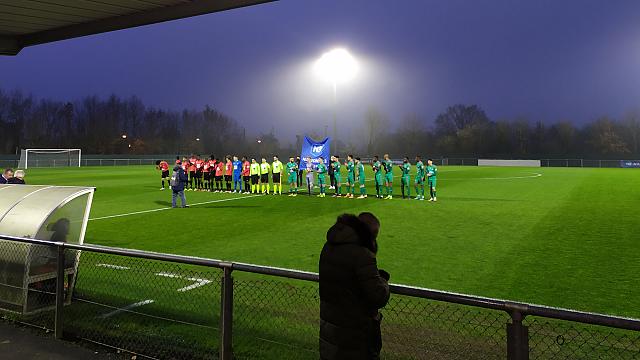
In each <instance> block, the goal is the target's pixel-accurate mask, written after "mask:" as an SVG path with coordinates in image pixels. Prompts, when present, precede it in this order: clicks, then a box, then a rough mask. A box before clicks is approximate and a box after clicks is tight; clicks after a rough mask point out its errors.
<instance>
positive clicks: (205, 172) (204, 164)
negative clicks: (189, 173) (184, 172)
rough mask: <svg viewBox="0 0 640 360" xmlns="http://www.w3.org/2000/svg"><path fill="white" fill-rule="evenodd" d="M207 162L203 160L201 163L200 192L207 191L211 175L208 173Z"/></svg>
mask: <svg viewBox="0 0 640 360" xmlns="http://www.w3.org/2000/svg"><path fill="white" fill-rule="evenodd" d="M209 167H210V165H209V160H206V159H205V160H204V161H203V162H202V177H203V181H202V190H203V191H209V179H210V175H211V173H210V172H209V170H210V169H209Z"/></svg>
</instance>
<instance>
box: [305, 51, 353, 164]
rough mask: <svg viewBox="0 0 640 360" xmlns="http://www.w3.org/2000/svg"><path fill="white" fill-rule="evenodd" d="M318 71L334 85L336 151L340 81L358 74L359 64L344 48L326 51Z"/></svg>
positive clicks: (316, 66) (317, 67) (317, 64)
mask: <svg viewBox="0 0 640 360" xmlns="http://www.w3.org/2000/svg"><path fill="white" fill-rule="evenodd" d="M315 70H316V73H317V74H318V75H319V76H320V77H321V78H322V79H324V80H325V81H328V82H329V83H331V85H332V86H333V139H334V141H335V147H334V149H335V151H336V152H337V150H338V121H337V108H338V83H345V82H347V81H349V80H351V79H353V78H354V77H355V76H356V73H357V72H358V64H357V63H356V60H355V59H354V58H353V56H351V54H350V53H349V52H348V51H347V50H346V49H343V48H336V49H333V50H331V51H328V52H326V53H324V54H323V55H322V56H321V57H320V59H318V60H317V61H316V64H315Z"/></svg>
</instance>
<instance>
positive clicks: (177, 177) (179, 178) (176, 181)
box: [170, 160, 189, 209]
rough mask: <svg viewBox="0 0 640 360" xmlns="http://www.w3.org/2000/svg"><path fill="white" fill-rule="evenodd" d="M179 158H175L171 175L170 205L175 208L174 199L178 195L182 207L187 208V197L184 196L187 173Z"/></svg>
mask: <svg viewBox="0 0 640 360" xmlns="http://www.w3.org/2000/svg"><path fill="white" fill-rule="evenodd" d="M181 165H182V164H181V163H180V160H176V166H175V167H174V168H173V174H172V175H171V181H170V185H171V207H172V208H174V209H175V208H176V205H177V204H176V199H177V198H178V197H179V198H180V201H181V202H182V207H183V208H188V207H189V205H187V198H186V197H185V196H184V186H185V184H186V183H187V174H186V173H185V171H184V170H183V169H182V166H181Z"/></svg>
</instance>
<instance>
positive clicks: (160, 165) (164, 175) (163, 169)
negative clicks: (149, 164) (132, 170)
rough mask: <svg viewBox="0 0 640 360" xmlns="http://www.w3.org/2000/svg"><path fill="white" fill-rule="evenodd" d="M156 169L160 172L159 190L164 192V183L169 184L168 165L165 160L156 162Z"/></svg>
mask: <svg viewBox="0 0 640 360" xmlns="http://www.w3.org/2000/svg"><path fill="white" fill-rule="evenodd" d="M156 169H158V170H160V181H161V183H162V187H161V188H160V190H164V181H165V180H166V181H167V182H169V163H168V162H166V161H165V160H158V161H157V162H156Z"/></svg>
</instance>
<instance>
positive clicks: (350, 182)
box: [344, 155, 356, 199]
mask: <svg viewBox="0 0 640 360" xmlns="http://www.w3.org/2000/svg"><path fill="white" fill-rule="evenodd" d="M344 166H345V167H346V168H347V193H346V194H345V196H344V197H345V198H351V199H353V194H354V193H355V189H356V165H355V164H354V163H353V155H347V162H345V163H344Z"/></svg>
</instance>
